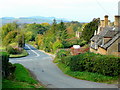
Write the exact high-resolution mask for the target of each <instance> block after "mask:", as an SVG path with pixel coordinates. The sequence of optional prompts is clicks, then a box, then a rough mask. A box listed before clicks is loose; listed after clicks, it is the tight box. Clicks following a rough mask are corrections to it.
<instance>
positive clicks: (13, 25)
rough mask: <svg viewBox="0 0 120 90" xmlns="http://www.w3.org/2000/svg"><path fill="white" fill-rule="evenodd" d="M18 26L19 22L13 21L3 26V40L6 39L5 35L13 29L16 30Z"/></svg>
mask: <svg viewBox="0 0 120 90" xmlns="http://www.w3.org/2000/svg"><path fill="white" fill-rule="evenodd" d="M17 28H18V24H17V23H16V22H13V23H8V24H5V25H3V26H2V31H1V33H2V34H1V35H2V40H3V39H4V37H5V36H6V35H7V34H8V33H9V32H10V31H13V30H16V29H17Z"/></svg>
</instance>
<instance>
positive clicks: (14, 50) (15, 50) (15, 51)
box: [6, 46, 23, 54]
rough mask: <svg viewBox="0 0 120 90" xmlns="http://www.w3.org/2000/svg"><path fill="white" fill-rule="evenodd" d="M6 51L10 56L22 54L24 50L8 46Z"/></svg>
mask: <svg viewBox="0 0 120 90" xmlns="http://www.w3.org/2000/svg"><path fill="white" fill-rule="evenodd" d="M6 51H7V52H8V53H9V54H21V53H22V51H23V49H22V48H20V47H12V46H7V48H6Z"/></svg>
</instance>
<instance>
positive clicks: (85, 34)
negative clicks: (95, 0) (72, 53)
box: [82, 19, 100, 43]
mask: <svg viewBox="0 0 120 90" xmlns="http://www.w3.org/2000/svg"><path fill="white" fill-rule="evenodd" d="M99 23H100V20H99V19H93V21H91V22H90V23H88V24H86V25H85V26H84V28H83V31H82V38H83V39H84V40H85V41H87V43H88V42H89V41H90V38H91V37H92V36H93V35H94V32H95V30H97V29H98V25H99Z"/></svg>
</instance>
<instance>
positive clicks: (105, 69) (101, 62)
mask: <svg viewBox="0 0 120 90" xmlns="http://www.w3.org/2000/svg"><path fill="white" fill-rule="evenodd" d="M61 62H62V63H64V64H66V65H68V66H70V69H71V70H72V71H88V72H96V73H100V74H103V75H108V76H118V75H120V68H119V66H120V58H118V57H113V56H106V55H100V54H94V53H90V52H87V53H84V54H80V55H76V56H69V57H65V58H62V60H61Z"/></svg>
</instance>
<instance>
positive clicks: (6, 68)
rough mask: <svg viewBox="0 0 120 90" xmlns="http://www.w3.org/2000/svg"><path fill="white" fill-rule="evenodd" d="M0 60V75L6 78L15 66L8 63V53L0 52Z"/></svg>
mask: <svg viewBox="0 0 120 90" xmlns="http://www.w3.org/2000/svg"><path fill="white" fill-rule="evenodd" d="M0 60H1V61H0V62H2V77H3V78H7V77H8V76H10V74H11V73H12V72H14V70H15V66H13V65H12V64H11V63H9V54H8V53H7V52H0Z"/></svg>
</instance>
